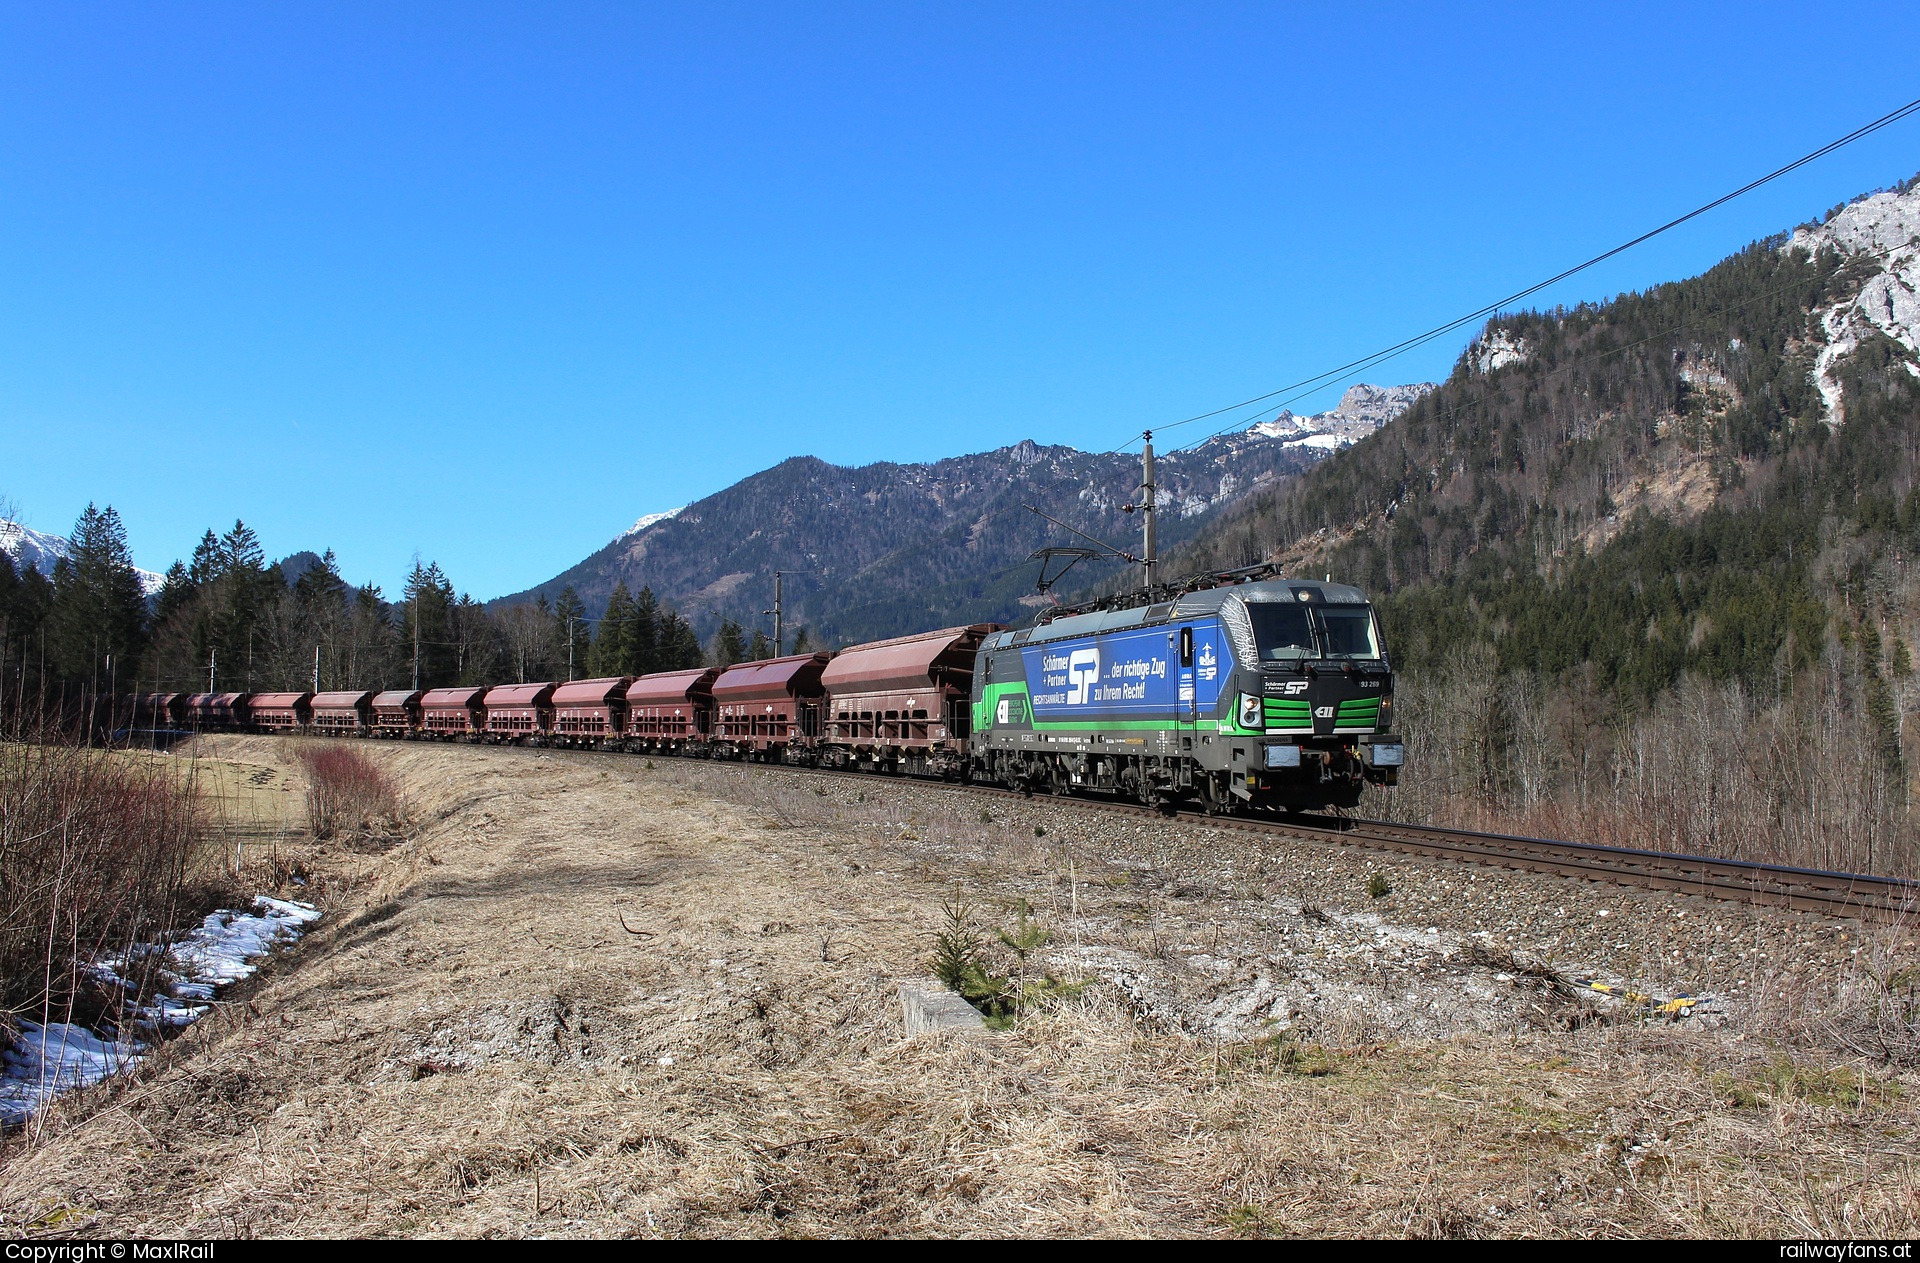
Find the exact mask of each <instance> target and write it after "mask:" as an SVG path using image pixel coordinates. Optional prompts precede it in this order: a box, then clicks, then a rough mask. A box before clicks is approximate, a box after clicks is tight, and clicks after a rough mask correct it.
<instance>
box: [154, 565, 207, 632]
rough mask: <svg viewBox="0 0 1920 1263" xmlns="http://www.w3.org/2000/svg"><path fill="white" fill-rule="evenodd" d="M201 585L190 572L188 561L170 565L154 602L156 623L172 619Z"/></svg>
mask: <svg viewBox="0 0 1920 1263" xmlns="http://www.w3.org/2000/svg"><path fill="white" fill-rule="evenodd" d="M199 586H200V585H199V584H197V583H195V582H194V581H193V578H192V576H191V575H190V574H189V573H188V571H187V567H186V563H184V562H179V561H176V562H174V563H173V564H172V565H171V566H168V567H167V573H166V575H165V577H164V578H163V579H162V581H161V583H160V594H159V596H157V597H156V598H155V599H154V603H153V621H154V623H155V624H156V625H158V624H161V623H165V622H167V621H169V620H171V619H172V618H173V617H174V616H175V615H177V614H178V613H179V612H180V611H181V609H182V608H184V607H185V606H186V604H187V602H188V601H191V600H192V599H193V596H194V593H195V592H197V591H198V590H199Z"/></svg>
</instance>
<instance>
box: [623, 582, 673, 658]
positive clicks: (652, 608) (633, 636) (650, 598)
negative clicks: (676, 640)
mask: <svg viewBox="0 0 1920 1263" xmlns="http://www.w3.org/2000/svg"><path fill="white" fill-rule="evenodd" d="M661 632H662V624H661V621H660V603H659V602H658V601H657V600H655V599H654V595H653V589H652V588H649V587H643V588H641V589H640V596H639V598H638V599H637V600H635V601H634V603H633V627H632V631H631V632H630V633H629V634H628V636H627V661H626V667H625V670H624V671H623V672H622V674H624V675H646V674H647V673H648V672H650V671H667V670H671V669H672V668H670V667H668V666H666V665H665V663H666V660H667V659H666V644H665V642H664V641H663V640H662V638H661Z"/></svg>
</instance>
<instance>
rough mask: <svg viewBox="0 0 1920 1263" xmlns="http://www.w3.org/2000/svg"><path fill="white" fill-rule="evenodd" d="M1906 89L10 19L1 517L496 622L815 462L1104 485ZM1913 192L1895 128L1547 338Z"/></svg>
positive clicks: (1690, 44) (1752, 32)
mask: <svg viewBox="0 0 1920 1263" xmlns="http://www.w3.org/2000/svg"><path fill="white" fill-rule="evenodd" d="M1916 46H1920V8H1917V7H1915V6H1912V5H1850V6H1840V5H1829V6H1818V7H1812V8H1809V7H1808V6H1805V5H1796V6H1791V7H1789V6H1786V5H1766V4H1739V5H1733V4H1728V5H1715V6H1706V5H1703V6H1692V7H1686V6H1680V7H1676V6H1673V5H1670V4H1663V5H1658V6H1653V5H1648V6H1627V5H1619V6H1610V7H1604V8H1602V7H1598V6H1582V7H1580V8H1579V10H1578V11H1575V7H1573V6H1546V5H1514V6H1510V7H1504V8H1503V7H1498V6H1493V5H1483V6H1478V7H1476V8H1473V9H1471V10H1466V9H1464V8H1458V7H1456V8H1455V9H1453V10H1448V9H1444V8H1441V7H1438V6H1432V7H1418V8H1415V7H1407V8H1399V7H1392V6H1387V7H1376V8H1361V7H1359V6H1352V5H1340V6H1325V7H1320V8H1312V9H1309V8H1301V7H1291V6H1281V5H1260V6H1241V7H1236V6H1232V5H1225V4H1206V5H1200V4H1194V5H1173V4H1164V5H1152V6H1128V5H1122V4H1113V3H1102V4H1098V5H1083V6H1075V5H1069V4H1048V5H1038V6H1036V5H1006V6H1000V7H995V6H991V5H986V4H968V5H950V6H943V5H935V4H916V5H879V4H875V5H865V6H840V5H830V4H823V3H808V4H804V5H791V6H747V5H728V4H723V3H712V2H706V3H700V4H695V5H686V6H643V5H637V4H607V5H567V4H556V3H543V4H539V5H524V6H507V5H479V4H461V5H446V6H429V5H412V6H398V5H380V6H364V7H356V6H353V5H349V4H344V3H329V4H327V5H314V6H310V7H295V6H286V5H215V4H193V5H138V6H134V5H129V6H116V5H112V4H98V5H86V6H79V5H72V6H61V5H24V4H7V5H0V495H4V496H6V497H8V498H10V499H11V500H12V501H14V502H15V503H16V504H17V505H18V506H19V508H20V510H21V513H22V516H23V518H25V520H27V522H28V523H29V524H30V525H32V526H35V527H38V528H40V529H43V530H53V531H60V532H65V531H66V530H67V529H69V528H70V526H71V524H72V522H73V519H74V518H75V517H76V516H77V515H78V513H79V511H80V509H81V508H82V507H83V506H84V505H85V504H86V503H87V501H89V500H95V501H99V502H102V503H109V502H110V503H112V504H114V505H115V506H117V507H118V508H119V510H120V511H121V513H122V515H123V517H124V518H125V519H126V522H127V524H128V527H129V530H130V532H131V535H132V539H133V545H134V550H135V555H136V559H137V560H138V561H139V562H140V563H141V564H142V565H146V566H149V567H152V568H155V569H159V568H163V567H164V566H165V565H166V563H167V562H169V561H170V560H172V559H173V558H175V557H179V556H183V555H185V554H186V553H187V552H188V551H190V549H191V548H192V545H193V542H194V540H195V539H196V538H197V537H198V536H199V534H200V532H201V531H202V530H204V529H205V528H206V527H208V526H210V525H211V526H219V527H224V526H226V525H230V524H231V523H232V521H233V519H234V518H235V517H243V518H245V519H246V520H247V521H248V522H249V523H250V524H251V525H253V526H254V527H255V528H256V529H257V530H258V531H259V532H260V534H261V536H262V537H263V540H264V541H265V543H266V545H267V547H268V549H269V551H270V552H272V553H274V554H275V555H281V554H285V553H288V552H292V551H295V550H298V549H302V548H313V549H320V548H325V547H328V546H331V547H333V548H334V549H335V550H336V551H337V552H338V553H339V555H340V558H341V561H342V565H343V568H344V569H345V571H346V573H347V574H348V576H349V578H352V579H355V580H363V579H371V580H373V581H375V582H379V583H381V584H383V585H385V586H386V588H387V590H388V591H389V593H392V592H394V591H396V590H397V588H398V584H399V580H400V578H401V576H402V575H403V574H404V573H405V570H406V568H407V566H408V564H409V562H410V560H411V558H412V557H413V556H414V555H415V554H416V553H418V554H419V555H420V556H422V557H424V558H428V559H437V560H438V561H439V562H440V563H441V565H442V566H443V567H444V568H445V570H446V571H447V573H448V574H449V576H450V577H451V578H452V579H453V581H454V582H455V584H456V585H457V586H459V587H460V588H462V589H464V590H469V591H471V592H473V593H474V594H475V595H476V596H479V597H489V596H494V595H498V594H501V593H504V592H508V591H513V590H517V589H519V588H522V587H525V586H528V585H530V584H532V583H535V582H538V581H540V580H543V579H545V578H547V577H548V576H550V575H552V574H554V573H555V572H557V571H558V570H560V569H561V568H563V567H565V566H566V565H569V564H571V563H572V562H574V561H576V560H578V559H579V558H580V557H582V556H584V555H585V554H586V553H588V552H590V551H591V550H593V549H594V548H596V547H598V546H599V545H601V544H603V543H605V542H606V540H607V539H609V538H610V537H611V536H613V535H614V534H615V533H617V532H618V531H619V530H621V529H622V528H624V527H625V526H626V525H627V524H628V523H630V522H631V521H632V519H633V518H635V517H636V516H638V515H639V514H641V513H643V512H649V511H653V510H658V509H665V508H670V507H672V506H674V505H678V504H681V503H684V502H686V501H688V500H690V499H695V498H698V497H699V496H701V495H704V494H707V493H709V492H712V491H715V490H717V489H719V488H721V487H723V486H726V485H727V484H729V483H731V482H733V481H735V480H737V479H738V478H740V477H742V476H744V475H746V474H749V473H751V472H753V471H754V470H757V469H761V468H764V467H766V466H768V465H771V464H773V463H775V462H777V461H779V460H781V459H783V458H785V457H787V456H791V455H796V454H802V453H811V454H815V455H819V456H821V457H824V458H826V459H828V460H832V461H837V462H842V463H852V464H862V463H866V462H870V461H877V460H899V461H910V460H926V459H932V458H937V457H941V456H947V455H954V454H958V453H960V452H965V451H977V450H982V449H986V448H990V447H995V446H998V445H1001V444H1005V443H1010V442H1015V441H1018V440H1020V439H1022V438H1034V439H1037V440H1040V441H1043V442H1059V443H1070V444H1074V445H1077V446H1081V447H1087V448H1099V449H1106V448H1110V447H1114V446H1117V445H1119V444H1120V443H1122V442H1123V441H1125V440H1126V439H1127V438H1128V437H1129V436H1131V435H1136V434H1137V433H1138V432H1139V431H1140V430H1141V429H1143V428H1145V427H1148V426H1154V425H1164V424H1165V423H1167V422H1169V421H1173V420H1177V419H1179V418H1181V417H1184V416H1187V415H1190V414H1192V413H1195V412H1199V411H1203V410H1205V409H1207V408H1211V407H1216V406H1219V405H1223V404H1227V403H1231V402H1233V401H1235V400H1237V399H1241V398H1244V397H1247V396H1251V395H1255V394H1258V393H1261V392H1262V391H1265V390H1270V389H1273V388H1275V387H1277V386H1280V385H1283V384H1285V383H1286V382H1289V381H1292V380H1295V379H1297V378H1301V377H1306V376H1309V375H1311V374H1313V373H1315V372H1318V371H1320V370H1322V369H1325V368H1328V367H1332V366H1333V365H1336V364H1339V363H1342V362H1345V361H1347V360H1349V359H1352V358H1355V357H1357V356H1359V355H1362V354H1365V353H1366V352H1368V351H1371V350H1373V349H1375V348H1377V347H1379V346H1382V345H1385V344H1388V343H1391V342H1394V341H1397V340H1398V339H1400V338H1401V337H1404V336H1406V335H1408V334H1410V333H1414V332H1418V331H1419V330H1421V329H1424V328H1426V327H1428V326H1430V325H1434V324H1438V323H1440V322H1441V321H1443V320H1446V319H1448V318H1450V317H1453V316H1455V315H1458V314H1460V313H1462V312H1464V311H1467V310H1470V309H1472V308H1474V307H1476V306H1479V305H1480V304H1482V303H1485V302H1488V301H1491V300H1493V299H1495V298H1498V297H1499V296H1500V295H1502V294H1505V293H1509V292H1512V291H1514V290H1516V289H1519V288H1521V287H1522V286H1524V285H1526V284H1529V283H1531V282H1533V281H1535V280H1538V279H1540V278H1541V277H1543V276H1546V275H1550V274H1552V273H1553V272H1555V271H1557V270H1559V269H1560V268H1562V267H1565V266H1567V265H1568V264H1570V263H1572V262H1577V261H1578V260H1580V259H1583V258H1586V257H1588V256H1589V255H1592V254H1595V253H1598V252H1599V251H1600V250H1602V249H1605V248H1608V247H1610V246H1613V245H1615V244H1618V242H1620V241H1622V240H1625V239H1626V238H1628V237H1631V236H1633V235H1636V234H1637V233H1639V232H1641V231H1644V230H1645V229H1646V228H1648V227H1651V226H1652V225H1654V224H1656V223H1659V222H1662V221H1664V220H1665V219H1667V218H1670V217H1672V216H1673V215H1675V214H1677V213H1680V212H1683V211H1685V210H1688V209H1691V208H1692V207H1694V206H1695V205H1698V204H1700V203H1702V202H1704V201H1707V200H1709V199H1710V198H1712V197H1715V196H1718V195H1719V194H1721V193H1723V192H1726V191H1727V190H1729V189H1731V188H1733V187H1735V186H1737V185H1739V184H1741V183H1744V182H1745V181H1746V180H1748V179H1751V178H1753V177H1754V176H1756V175H1759V174H1762V173H1764V172H1766V171H1768V170H1771V169H1773V168H1774V167H1776V166H1778V165H1781V164H1782V163H1784V162H1786V161H1788V160H1790V159H1792V158H1795V157H1798V156H1799V155H1800V154H1802V153H1804V152H1807V151H1808V150H1811V149H1813V148H1816V147H1817V146H1819V145H1821V144H1823V143H1825V142H1826V141H1828V140H1831V139H1833V138H1835V137H1837V136H1839V135H1841V134H1842V133H1844V132H1846V131H1848V130H1851V129H1852V128H1853V127H1855V126H1858V125H1859V124H1861V123H1863V122H1865V121H1867V120H1869V119H1871V118H1874V117H1876V116H1878V115H1880V114H1882V113H1884V112H1886V111H1887V110H1890V109H1892V108H1894V107H1896V106H1898V105H1900V104H1903V103H1904V102H1905V101H1907V100H1909V99H1911V98H1913V97H1915V96H1920V75H1916V74H1914V73H1913V72H1912V70H1911V66H1910V62H1911V58H1910V57H1907V56H1906V54H1905V53H1903V52H1901V51H1900V50H1910V49H1912V48H1914V47H1916ZM1917 169H1920V120H1910V121H1907V122H1904V123H1901V124H1898V125H1896V126H1894V127H1892V128H1889V129H1888V130H1886V131H1885V132H1882V133H1880V134H1878V135H1876V136H1874V137H1871V138H1869V139H1868V140H1866V141H1863V142H1861V143H1859V144H1857V145H1854V146H1852V147H1851V148H1849V149H1847V150H1844V151H1842V152H1841V153H1839V154H1836V155H1834V156H1833V157H1830V158H1827V159H1824V160H1822V161H1821V162H1820V163H1817V164H1815V165H1814V166H1812V167H1810V168H1807V169H1805V170H1803V171H1801V172H1799V173H1796V174H1795V175H1793V176H1791V177H1788V178H1786V179H1783V180H1781V181H1779V182H1778V183H1777V184H1775V185H1772V186H1769V187H1768V188H1767V189H1765V190H1762V191H1761V192H1759V193H1757V194H1754V195H1751V196H1749V197H1747V198H1745V199H1742V200H1741V201H1739V202H1737V203H1735V204H1733V205H1731V206H1729V207H1726V208H1724V209H1722V210H1719V211H1716V212H1714V213H1713V214H1711V215H1709V216H1706V217H1704V218H1703V219H1701V220H1698V221H1695V222H1694V223H1692V224H1690V225H1688V226H1687V227H1686V228H1684V229H1682V230H1678V231H1676V232H1674V233H1672V234H1670V235H1669V236H1667V237H1665V238H1662V239H1660V240H1658V241H1656V242H1655V243H1652V244H1650V245H1648V246H1644V247H1641V248H1640V249H1638V250H1636V251H1634V252H1633V253H1632V254H1630V255H1628V256H1626V257H1623V258H1622V259H1620V260H1617V261H1615V262H1613V263H1611V264H1608V265H1606V266H1605V267H1603V268H1600V269H1596V270H1595V271H1593V272H1590V273H1587V274H1585V275H1583V276H1581V277H1579V278H1576V279H1575V280H1573V281H1570V282H1568V283H1566V284H1565V285H1563V286H1562V287H1560V289H1559V290H1558V291H1555V292H1553V293H1550V294H1547V295H1544V296H1542V299H1541V301H1542V302H1544V303H1549V304H1550V303H1552V302H1554V301H1569V302H1572V301H1578V300H1580V299H1582V298H1591V297H1604V296H1607V295H1610V294H1613V293H1615V292H1618V291H1619V290H1622V289H1627V288H1634V287H1639V286H1643V285H1646V284H1650V283H1653V282H1656V281H1660V280H1666V279H1672V278H1675V277H1678V276H1683V275H1688V274H1691V273H1694V272H1697V271H1699V270H1701V269H1702V268H1704V267H1706V266H1709V265H1710V264H1711V263H1713V262H1714V261H1715V260H1716V259H1718V258H1720V257H1722V256H1724V255H1725V254H1727V253H1729V252H1731V251H1732V250H1735V249H1737V248H1739V247H1740V246H1741V245H1743V244H1744V243H1746V242H1747V241H1749V240H1752V239H1753V238H1755V237H1759V236H1763V235H1765V234H1767V233H1769V232H1773V231H1777V230H1779V229H1782V228H1786V227H1790V226H1792V225H1793V224H1794V223H1796V222H1799V221H1801V220H1804V219H1807V218H1810V217H1812V216H1815V215H1817V214H1818V213H1819V212H1821V211H1823V210H1825V209H1826V208H1827V207H1828V206H1830V205H1832V204H1834V203H1836V202H1838V201H1841V200H1844V199H1845V198H1846V197H1848V196H1849V195H1851V194H1854V193H1857V192H1862V191H1865V190H1867V189H1869V188H1873V187H1876V186H1880V185H1886V184H1890V183H1892V182H1894V181H1895V180H1898V179H1901V178H1903V177H1905V176H1907V175H1910V174H1913V173H1914V172H1915V171H1916V170H1917ZM1465 341H1466V335H1465V334H1462V335H1461V337H1459V338H1457V339H1450V340H1447V341H1445V342H1443V343H1439V344H1436V345H1434V346H1432V347H1430V348H1425V349H1423V350H1421V351H1419V352H1416V353H1414V354H1411V355H1408V356H1406V357H1405V358H1403V359H1401V360H1398V361H1396V362H1395V363H1394V364H1392V365H1389V366H1387V367H1384V368H1382V369H1379V370H1376V371H1375V372H1374V373H1372V374H1370V379H1372V380H1376V381H1381V382H1392V381H1409V380H1418V379H1422V378H1435V377H1439V376H1441V375H1443V374H1444V373H1445V372H1446V371H1447V369H1448V367H1449V365H1450V363H1451V361H1452V360H1453V358H1454V356H1455V355H1456V354H1457V353H1458V351H1459V349H1460V347H1461V346H1462V345H1463V344H1464V342H1465ZM1337 396H1338V390H1337V388H1336V389H1335V390H1333V391H1330V392H1328V393H1327V394H1325V395H1322V396H1319V397H1315V398H1312V399H1307V400H1303V401H1302V402H1301V403H1300V404H1298V405H1296V407H1297V409H1298V410H1300V411H1310V410H1314V409H1316V408H1320V407H1325V406H1329V405H1330V404H1331V403H1332V402H1334V401H1335V399H1337ZM1189 428H1190V429H1191V428H1192V427H1189ZM1196 437H1197V436H1196Z"/></svg>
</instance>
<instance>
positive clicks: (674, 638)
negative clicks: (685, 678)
mask: <svg viewBox="0 0 1920 1263" xmlns="http://www.w3.org/2000/svg"><path fill="white" fill-rule="evenodd" d="M706 657H707V656H706V654H704V653H702V652H701V650H700V638H699V637H698V636H696V635H694V633H693V628H692V627H690V626H688V624H687V620H686V619H684V618H681V617H680V616H679V615H678V614H676V613H674V612H673V611H672V610H668V611H667V616H666V618H665V619H664V620H662V622H661V624H660V656H659V658H658V659H657V663H656V665H655V667H654V669H655V670H656V671H691V670H693V668H695V667H698V666H702V665H704V664H705V662H706Z"/></svg>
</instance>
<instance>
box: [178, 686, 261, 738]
mask: <svg viewBox="0 0 1920 1263" xmlns="http://www.w3.org/2000/svg"><path fill="white" fill-rule="evenodd" d="M247 697H248V695H247V694H245V693H195V694H193V695H191V696H190V697H188V698H187V700H186V702H185V703H184V707H183V711H182V713H183V715H184V716H185V718H186V721H187V723H188V724H189V725H190V726H192V727H193V728H196V729H198V730H200V731H202V732H216V731H219V730H221V729H226V728H240V727H244V726H245V725H246V723H247V720H248V710H247Z"/></svg>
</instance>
